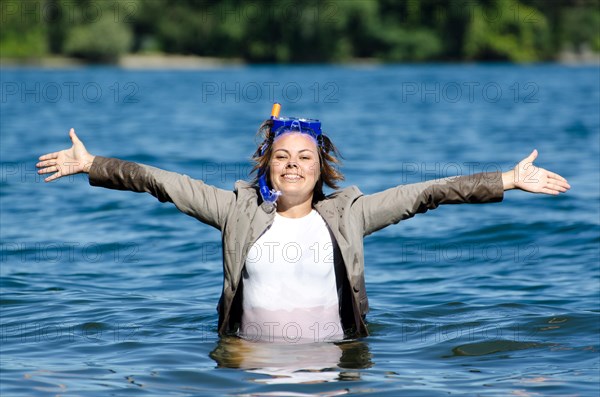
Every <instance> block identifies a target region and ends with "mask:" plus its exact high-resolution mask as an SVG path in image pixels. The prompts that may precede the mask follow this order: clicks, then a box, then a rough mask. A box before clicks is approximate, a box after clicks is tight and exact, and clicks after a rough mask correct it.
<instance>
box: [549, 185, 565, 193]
mask: <svg viewBox="0 0 600 397" xmlns="http://www.w3.org/2000/svg"><path fill="white" fill-rule="evenodd" d="M548 188H549V189H552V190H556V191H558V192H563V193H564V192H566V191H567V188H566V187H564V186H561V185H557V184H555V183H550V184H548Z"/></svg>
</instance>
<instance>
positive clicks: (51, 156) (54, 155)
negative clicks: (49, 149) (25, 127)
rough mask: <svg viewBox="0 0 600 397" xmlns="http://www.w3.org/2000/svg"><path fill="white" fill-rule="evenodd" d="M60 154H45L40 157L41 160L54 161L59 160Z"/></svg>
mask: <svg viewBox="0 0 600 397" xmlns="http://www.w3.org/2000/svg"><path fill="white" fill-rule="evenodd" d="M58 153H60V152H54V153H48V154H44V155H43V156H40V158H39V160H52V159H56V158H58Z"/></svg>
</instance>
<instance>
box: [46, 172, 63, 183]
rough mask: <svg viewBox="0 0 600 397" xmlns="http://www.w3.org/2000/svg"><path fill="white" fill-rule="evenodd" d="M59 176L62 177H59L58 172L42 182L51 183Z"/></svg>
mask: <svg viewBox="0 0 600 397" xmlns="http://www.w3.org/2000/svg"><path fill="white" fill-rule="evenodd" d="M61 176H62V175H60V172H57V173H56V174H52V175H50V176H49V177H48V178H46V179H44V182H52V181H53V180H55V179H58V178H60V177H61Z"/></svg>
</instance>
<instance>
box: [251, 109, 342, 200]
mask: <svg viewBox="0 0 600 397" xmlns="http://www.w3.org/2000/svg"><path fill="white" fill-rule="evenodd" d="M272 126H273V121H272V120H265V121H264V122H263V123H262V124H261V125H260V127H259V129H258V132H257V133H256V135H257V137H258V139H259V140H260V141H261V144H260V145H259V146H258V149H256V152H254V154H253V155H252V162H253V163H254V166H253V167H252V171H251V172H250V173H251V174H255V175H254V178H253V180H252V183H253V184H254V185H256V186H258V178H259V177H260V175H261V174H262V173H264V174H265V175H266V177H267V183H268V184H269V186H270V187H272V185H271V178H270V173H269V163H270V161H271V154H272V153H273V141H274V139H275V133H274V132H273V131H272V129H271V127H272ZM317 148H318V149H319V150H318V152H319V165H320V170H319V179H318V180H317V184H316V185H315V189H314V193H313V202H316V201H319V200H321V199H323V198H324V197H325V194H324V193H323V184H325V185H327V186H328V187H330V188H331V189H337V188H338V184H337V182H339V181H343V180H344V175H343V174H342V173H341V172H340V171H339V169H338V166H339V164H340V162H341V161H340V159H341V158H342V156H341V154H340V152H339V151H338V150H337V148H336V147H335V145H334V144H333V142H331V140H330V139H329V138H328V137H327V135H325V134H321V135H320V136H319V137H318V139H317Z"/></svg>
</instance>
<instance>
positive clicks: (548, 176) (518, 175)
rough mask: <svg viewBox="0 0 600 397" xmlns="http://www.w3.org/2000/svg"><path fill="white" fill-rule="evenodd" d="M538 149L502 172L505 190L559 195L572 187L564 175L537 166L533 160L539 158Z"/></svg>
mask: <svg viewBox="0 0 600 397" xmlns="http://www.w3.org/2000/svg"><path fill="white" fill-rule="evenodd" d="M537 156H538V151H537V150H534V151H533V152H531V154H530V155H529V156H528V157H526V158H524V159H523V160H521V162H519V164H517V166H516V167H515V168H514V169H513V170H511V171H508V172H505V173H503V174H502V182H503V183H504V190H509V189H521V190H524V191H526V192H531V193H544V194H552V195H557V194H559V193H561V192H562V193H564V192H566V191H567V190H569V189H570V188H571V186H570V185H569V183H568V182H567V180H566V179H565V178H563V177H562V176H560V175H558V174H555V173H554V172H550V171H548V170H545V169H543V168H540V167H537V166H535V165H534V164H533V161H534V160H535V159H536V158H537Z"/></svg>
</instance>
